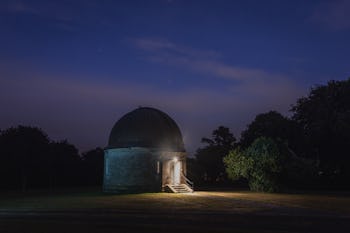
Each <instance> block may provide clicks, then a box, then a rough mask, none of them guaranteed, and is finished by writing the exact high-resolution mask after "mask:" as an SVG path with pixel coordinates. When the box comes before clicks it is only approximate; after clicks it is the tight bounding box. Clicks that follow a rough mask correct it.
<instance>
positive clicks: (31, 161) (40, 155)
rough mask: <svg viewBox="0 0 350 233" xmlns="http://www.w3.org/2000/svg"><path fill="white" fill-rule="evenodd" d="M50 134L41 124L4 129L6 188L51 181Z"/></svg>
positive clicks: (1, 160) (0, 141)
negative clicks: (48, 134)
mask: <svg viewBox="0 0 350 233" xmlns="http://www.w3.org/2000/svg"><path fill="white" fill-rule="evenodd" d="M49 142H50V141H49V138H48V136H47V135H46V134H45V133H44V132H43V131H42V130H41V129H39V128H36V127H28V126H21V125H20V126H18V127H15V128H14V127H12V128H9V129H7V130H5V131H2V132H1V135H0V166H1V167H0V169H1V172H2V174H3V175H2V176H1V178H0V179H1V181H0V183H1V185H2V186H3V188H21V189H22V191H26V189H27V188H28V187H43V186H45V185H48V182H49V181H48V174H49V157H48V154H49Z"/></svg>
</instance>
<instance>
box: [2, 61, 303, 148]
mask: <svg viewBox="0 0 350 233" xmlns="http://www.w3.org/2000/svg"><path fill="white" fill-rule="evenodd" d="M16 67H18V64H17V65H16V64H13V65H11V64H8V63H6V64H3V65H2V64H1V63H0V77H1V79H0V108H1V109H5V110H4V111H2V114H1V115H0V128H7V127H9V126H13V125H17V124H30V125H36V126H39V127H42V128H43V129H44V130H45V131H46V132H47V133H48V134H49V135H50V136H51V137H53V138H54V139H62V138H67V139H68V140H69V141H71V142H72V143H74V144H76V145H77V146H79V148H81V149H84V150H85V149H89V148H92V147H94V146H104V145H105V144H106V143H107V137H108V134H109V131H110V129H111V127H112V126H113V124H114V123H115V121H116V120H117V119H118V118H119V117H121V116H122V115H123V114H125V113H126V112H128V111H131V110H133V109H134V108H136V107H137V106H140V105H141V106H153V107H156V108H159V109H162V110H163V111H165V112H167V113H169V114H170V115H171V116H173V117H174V119H175V120H176V121H177V122H178V123H179V125H180V127H181V130H182V132H183V134H184V138H185V144H186V146H187V149H189V150H190V151H191V152H193V151H194V150H195V149H196V148H198V146H199V145H200V138H201V137H203V136H205V135H209V134H210V132H211V131H212V130H213V129H214V128H215V127H217V126H218V125H226V126H228V127H231V129H232V130H233V132H234V133H235V134H236V135H237V136H238V133H239V132H240V131H241V130H243V129H244V127H245V125H246V124H248V123H249V122H250V121H251V120H252V119H253V118H254V116H255V114H258V113H261V112H265V111H268V110H271V109H274V110H278V111H281V112H283V113H286V112H288V109H289V105H290V104H291V103H293V102H294V101H295V99H296V97H298V96H299V94H300V90H299V89H296V87H295V86H292V85H290V83H286V82H283V81H281V82H276V83H264V82H251V83H249V85H248V84H244V85H240V86H232V87H231V88H229V89H228V90H226V91H220V90H216V89H213V88H210V87H208V88H197V87H193V86H189V87H188V88H187V89H185V90H181V92H179V91H178V90H173V89H165V88H162V87H157V86H151V85H147V84H145V83H144V84H140V83H136V82H132V81H129V82H122V81H109V82H106V83H101V82H97V81H95V82H94V81H87V80H97V79H96V78H95V79H94V78H93V77H89V78H88V79H86V80H84V79H83V78H82V77H85V75H83V74H81V75H77V74H75V75H69V74H51V73H47V72H42V71H40V69H37V68H35V67H33V66H32V65H29V66H28V67H26V66H25V65H24V64H22V65H21V70H18V69H16ZM77 76H78V77H79V78H78V79H76V77H77ZM120 79H121V80H122V77H120ZM198 119H200V120H198Z"/></svg>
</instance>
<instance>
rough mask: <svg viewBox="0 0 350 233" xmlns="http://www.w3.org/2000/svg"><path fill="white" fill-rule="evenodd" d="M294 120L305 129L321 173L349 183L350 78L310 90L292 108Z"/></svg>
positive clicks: (307, 140) (312, 153)
mask: <svg viewBox="0 0 350 233" xmlns="http://www.w3.org/2000/svg"><path fill="white" fill-rule="evenodd" d="M292 111H293V112H294V115H293V119H294V120H296V121H297V122H298V123H299V124H300V125H301V126H302V128H303V132H304V135H305V140H306V142H307V144H308V145H309V146H310V149H311V150H310V153H311V155H312V156H313V157H314V158H317V159H319V160H320V165H321V168H322V172H323V173H324V174H325V175H326V176H328V177H334V178H336V179H334V180H332V181H331V182H335V183H337V180H338V181H339V178H341V177H342V178H343V181H344V182H346V183H347V184H349V178H350V156H349V149H348V144H349V142H350V133H349V132H350V78H349V79H347V80H344V81H329V82H328V83H327V85H321V86H316V87H314V88H312V89H311V91H310V93H309V94H308V96H307V97H303V98H300V99H299V100H298V101H297V103H296V105H294V106H293V107H292Z"/></svg>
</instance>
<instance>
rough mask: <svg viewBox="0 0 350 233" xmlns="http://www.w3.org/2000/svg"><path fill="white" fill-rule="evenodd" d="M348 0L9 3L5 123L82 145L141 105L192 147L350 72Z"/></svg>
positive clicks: (1, 60) (3, 67)
mask: <svg viewBox="0 0 350 233" xmlns="http://www.w3.org/2000/svg"><path fill="white" fill-rule="evenodd" d="M349 12H350V1H346V0H344V1H342V0H340V1H336V0H334V1H333V0H332V1H311V0H310V1H305V0H299V1H298V0H296V1H289V0H286V1H279V0H276V1H261V0H257V1H249V0H244V1H214V0H213V1H190V0H163V1H161V0H158V1H99V0H81V1H73V0H72V1H62V0H57V1H29V0H28V1H25V0H22V1H21V0H19V1H15V0H13V1H11V0H1V1H0V128H1V129H5V128H8V127H10V126H17V125H18V124H23V125H32V126H38V127H40V128H42V129H43V130H44V131H45V132H46V133H47V134H48V135H49V136H50V137H51V138H52V139H55V140H59V139H68V141H69V142H71V143H73V144H75V145H76V146H77V147H78V148H79V149H80V150H81V151H85V150H88V149H92V148H94V147H96V146H101V147H104V146H106V145H107V140H108V136H109V133H110V130H111V128H112V126H113V125H114V123H115V122H116V121H117V120H118V119H119V118H120V117H121V116H122V115H123V114H125V113H127V112H129V111H131V110H133V109H135V108H137V107H138V106H150V107H156V108H159V109H160V110H162V111H164V112H166V113H168V114H169V115H170V116H171V117H172V118H174V119H175V121H176V122H177V123H178V124H179V126H180V128H181V130H182V133H183V136H184V141H185V144H186V148H187V149H188V150H189V152H190V153H193V152H194V151H195V150H196V148H198V146H200V139H201V137H202V136H209V135H210V133H211V131H212V130H213V129H215V128H216V127H217V126H219V125H224V126H227V127H230V129H231V130H232V131H233V133H234V134H235V136H237V137H239V134H240V132H241V130H243V129H244V128H245V127H246V125H247V124H248V123H250V122H251V121H252V120H253V119H254V117H255V115H256V114H258V113H263V112H266V111H269V110H277V111H279V112H281V113H283V114H285V115H288V114H290V113H289V109H290V106H291V104H293V103H295V101H296V99H297V98H299V97H301V96H303V95H305V94H307V93H308V90H309V88H310V87H311V86H313V85H315V84H325V83H326V82H327V80H330V79H336V80H343V79H346V78H348V77H349V76H350V43H349V42H350V14H349Z"/></svg>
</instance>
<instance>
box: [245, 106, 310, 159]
mask: <svg viewBox="0 0 350 233" xmlns="http://www.w3.org/2000/svg"><path fill="white" fill-rule="evenodd" d="M259 137H267V138H271V139H273V140H274V141H276V142H281V143H283V144H287V145H288V147H289V148H290V149H292V150H293V151H295V152H296V153H297V154H298V155H299V156H306V155H307V153H306V152H305V149H304V148H305V142H304V140H303V133H302V128H301V127H300V125H299V124H298V123H297V122H296V121H294V120H291V119H289V118H287V117H285V116H283V115H282V114H280V113H279V112H276V111H270V112H267V113H262V114H258V115H257V116H256V117H255V119H254V121H253V122H251V123H250V124H249V125H248V126H247V129H246V130H245V131H243V132H242V134H241V139H240V142H239V145H240V146H241V147H242V148H247V147H249V146H250V145H251V144H252V143H253V142H254V141H255V140H256V139H257V138H259Z"/></svg>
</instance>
